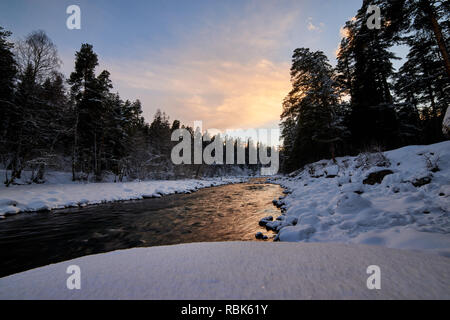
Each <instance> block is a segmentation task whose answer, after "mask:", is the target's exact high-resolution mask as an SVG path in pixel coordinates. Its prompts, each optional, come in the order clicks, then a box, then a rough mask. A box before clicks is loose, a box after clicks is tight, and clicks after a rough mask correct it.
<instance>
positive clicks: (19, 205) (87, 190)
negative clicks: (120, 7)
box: [0, 176, 244, 217]
mask: <svg viewBox="0 0 450 320" xmlns="http://www.w3.org/2000/svg"><path fill="white" fill-rule="evenodd" d="M54 181H64V177H63V178H62V179H61V177H60V176H59V177H58V176H56V178H55V179H54ZM243 181H244V179H243V178H216V179H204V180H195V179H191V180H153V181H137V182H122V183H113V182H106V183H56V184H52V183H49V184H42V185H13V186H10V187H8V188H6V187H0V217H2V216H4V215H6V214H15V213H19V212H25V211H40V210H52V209H61V208H66V207H75V206H86V205H91V204H99V203H105V202H112V201H120V200H136V199H143V198H151V197H161V195H167V194H173V193H190V192H193V191H196V190H198V189H201V188H207V187H213V186H219V185H223V184H229V183H239V182H243Z"/></svg>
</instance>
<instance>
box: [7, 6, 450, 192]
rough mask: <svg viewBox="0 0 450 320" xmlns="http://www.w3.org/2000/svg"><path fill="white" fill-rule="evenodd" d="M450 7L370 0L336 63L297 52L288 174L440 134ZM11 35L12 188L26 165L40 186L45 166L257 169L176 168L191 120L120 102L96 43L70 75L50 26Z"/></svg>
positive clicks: (150, 173)
mask: <svg viewBox="0 0 450 320" xmlns="http://www.w3.org/2000/svg"><path fill="white" fill-rule="evenodd" d="M369 5H377V6H379V7H380V8H381V12H382V13H383V15H382V20H381V28H380V29H377V28H375V29H369V28H368V26H367V24H366V22H367V20H368V19H369V16H370V14H369V13H368V7H369ZM449 15H450V5H449V3H448V2H445V1H427V0H414V1H405V0H397V1H387V0H376V1H375V0H371V1H367V0H365V1H363V4H362V7H361V8H360V10H359V11H358V12H357V13H356V15H355V16H354V18H353V19H351V20H350V21H347V22H346V23H345V27H344V28H343V30H342V31H343V34H344V37H343V38H342V41H341V44H340V47H339V49H338V53H337V63H336V66H335V67H333V66H332V65H331V63H330V61H329V58H328V57H327V56H325V54H324V53H323V52H321V51H312V50H310V49H308V48H298V49H296V50H295V51H294V54H293V56H292V67H291V83H292V90H291V91H290V92H289V93H288V94H287V96H286V98H285V99H284V101H283V102H282V106H283V112H282V114H281V124H280V125H281V136H282V147H281V150H280V155H281V166H282V168H281V169H282V171H284V172H291V171H294V170H296V169H299V168H301V167H302V166H303V165H305V164H307V163H311V162H314V161H317V160H319V159H323V158H327V159H334V157H336V156H342V155H352V154H357V153H359V152H362V151H373V150H388V149H393V148H397V147H401V146H405V145H410V144H431V143H435V142H439V141H442V140H444V139H445V137H444V135H443V133H442V130H441V125H442V120H443V117H444V114H445V112H446V109H447V106H448V105H449V102H450V58H449V49H448V48H449V36H448V35H449V31H450V22H449V21H450V19H449ZM10 36H11V32H10V31H8V30H5V29H3V28H1V29H0V51H1V52H0V74H1V78H0V81H1V83H0V103H1V108H0V113H1V114H0V121H1V123H0V141H1V143H0V157H1V159H0V161H1V166H2V168H4V169H6V170H5V176H4V177H2V182H4V183H5V184H6V185H7V186H8V185H10V184H12V183H14V182H15V181H16V180H17V179H20V177H21V174H22V172H23V171H24V170H30V171H31V172H32V177H31V182H35V183H39V182H41V181H44V176H45V172H46V171H47V170H64V171H71V172H72V179H73V180H74V181H75V180H91V181H102V180H103V179H104V177H105V176H109V177H111V176H113V177H114V179H115V181H122V179H123V178H124V177H127V179H146V178H166V179H168V178H179V177H198V176H212V175H222V174H232V173H236V172H237V173H242V172H244V171H245V170H247V171H246V172H247V173H248V172H253V173H255V172H257V170H258V168H259V167H260V166H258V165H217V166H213V167H206V166H202V165H178V166H175V165H173V163H172V162H171V161H170V152H171V149H172V147H173V146H174V144H175V143H174V142H172V141H171V139H170V137H171V133H172V132H173V131H174V130H176V129H178V128H180V127H183V128H184V127H185V126H184V125H181V123H180V121H178V120H175V121H173V122H170V121H169V117H168V116H167V115H166V114H165V113H164V112H162V111H159V110H158V111H157V112H156V114H155V116H154V119H153V120H152V121H151V123H147V122H146V121H145V120H144V118H143V117H142V105H141V102H140V101H139V100H135V101H129V100H124V99H122V98H121V97H120V96H119V93H116V92H114V88H113V86H112V82H111V77H113V76H114V75H111V74H110V73H109V72H108V71H107V70H102V71H101V70H98V68H97V67H98V64H99V59H100V57H98V56H97V54H96V53H95V51H94V47H93V45H91V44H87V43H86V44H82V46H81V48H80V49H79V51H77V52H76V53H75V60H74V69H73V72H72V73H71V74H70V76H69V77H68V78H65V77H64V75H63V74H62V73H61V72H60V69H59V67H60V59H59V56H58V52H57V48H56V46H55V44H54V43H53V42H52V40H51V39H50V38H49V37H48V36H47V35H46V33H45V32H44V31H41V30H38V31H33V32H31V33H30V34H29V35H28V36H27V37H26V38H25V39H24V40H21V41H17V43H12V42H11V41H10V40H9V38H10ZM399 45H401V46H407V47H408V49H409V52H408V54H407V56H406V58H405V59H404V60H403V65H402V66H401V67H400V68H399V69H398V70H395V69H394V67H393V61H395V60H396V59H399V58H398V57H396V55H395V54H394V51H393V47H394V46H399ZM187 128H188V129H189V130H190V131H191V132H192V134H194V130H193V128H190V127H187ZM233 143H234V144H235V145H237V144H243V145H244V147H245V148H246V153H247V154H248V152H249V148H252V147H253V146H254V143H252V142H251V141H239V140H238V139H236V140H235V141H234V142H233ZM236 170H238V171H236ZM243 170H244V171H243ZM249 170H250V171H249Z"/></svg>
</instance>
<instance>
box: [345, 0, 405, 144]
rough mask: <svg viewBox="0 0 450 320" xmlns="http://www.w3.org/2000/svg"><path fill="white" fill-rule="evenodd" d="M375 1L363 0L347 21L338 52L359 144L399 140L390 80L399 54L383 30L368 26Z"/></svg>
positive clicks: (350, 124) (351, 125) (355, 142)
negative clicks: (370, 6)
mask: <svg viewBox="0 0 450 320" xmlns="http://www.w3.org/2000/svg"><path fill="white" fill-rule="evenodd" d="M372 4H380V1H369V0H364V1H363V4H362V7H361V8H360V9H359V10H358V13H357V14H356V16H355V18H354V19H352V20H351V21H348V22H347V23H346V31H347V37H346V39H344V40H343V41H342V43H341V47H340V50H339V55H338V72H339V74H340V77H338V80H339V83H340V84H341V86H342V88H343V90H344V92H345V91H346V92H348V93H349V94H350V97H351V104H350V106H351V115H350V119H349V126H350V130H351V133H352V141H353V144H354V146H355V147H356V148H363V147H366V146H368V145H372V144H381V145H383V146H385V147H393V146H395V145H396V144H397V141H395V139H392V137H395V136H396V132H397V131H398V126H399V124H398V119H397V116H396V113H395V106H394V104H393V102H394V101H393V97H392V95H391V84H390V82H389V80H390V78H391V77H392V75H393V66H392V62H391V60H392V59H396V57H395V55H394V54H393V53H392V52H390V51H389V49H390V47H391V45H392V40H387V39H386V36H385V33H384V31H383V30H378V29H373V30H371V29H369V28H368V27H367V24H366V22H367V20H368V19H369V14H368V13H367V9H368V7H369V5H372Z"/></svg>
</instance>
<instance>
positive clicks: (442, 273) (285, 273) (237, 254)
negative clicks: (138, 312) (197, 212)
mask: <svg viewBox="0 0 450 320" xmlns="http://www.w3.org/2000/svg"><path fill="white" fill-rule="evenodd" d="M70 265H77V266H79V268H80V271H81V275H80V276H81V278H80V279H81V288H80V290H76V289H74V290H69V289H67V286H66V281H67V278H68V277H69V274H67V273H66V271H67V267H68V266H70ZM371 265H377V266H379V267H380V272H381V274H380V279H381V289H380V290H369V289H368V288H367V279H368V277H369V276H370V274H367V268H368V267H369V266H371ZM449 298H450V259H448V258H446V257H441V256H438V255H430V254H423V253H418V252H412V251H406V250H396V249H388V248H383V247H376V246H363V245H345V244H329V243H315V244H298V243H267V242H222V243H195V244H182V245H175V246H162V247H150V248H135V249H128V250H120V251H114V252H109V253H104V254H98V255H91V256H86V257H81V258H77V259H74V260H70V261H66V262H61V263H57V264H52V265H49V266H45V267H42V268H38V269H33V270H29V271H26V272H23V273H19V274H15V275H12V276H8V277H5V278H2V279H0V299H208V300H210V299H449Z"/></svg>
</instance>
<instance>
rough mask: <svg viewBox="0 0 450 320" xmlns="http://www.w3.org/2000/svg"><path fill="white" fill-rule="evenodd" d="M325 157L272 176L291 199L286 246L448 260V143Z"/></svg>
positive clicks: (283, 230)
mask: <svg viewBox="0 0 450 320" xmlns="http://www.w3.org/2000/svg"><path fill="white" fill-rule="evenodd" d="M336 160H337V162H336V163H333V162H332V161H331V160H323V161H319V162H316V163H314V164H312V165H308V166H306V167H305V168H304V170H302V171H298V172H295V173H293V174H292V175H290V176H289V177H283V178H279V179H274V182H275V183H279V184H281V185H282V186H283V187H285V188H287V189H288V191H289V192H291V193H289V194H287V195H286V197H285V198H284V199H281V202H280V203H278V205H280V206H282V208H283V209H282V210H285V214H284V215H283V216H281V217H280V218H279V220H276V221H273V222H270V223H269V224H268V225H269V227H272V228H274V229H277V230H278V231H279V235H278V236H279V239H280V240H281V241H301V242H344V243H359V244H371V245H380V246H385V247H391V248H403V249H417V250H427V251H432V252H435V253H438V254H441V255H445V256H450V216H449V213H450V141H445V142H442V143H438V144H434V145H429V146H408V147H404V148H401V149H397V150H393V151H388V152H385V153H372V154H363V155H360V156H358V157H342V158H338V159H336Z"/></svg>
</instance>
